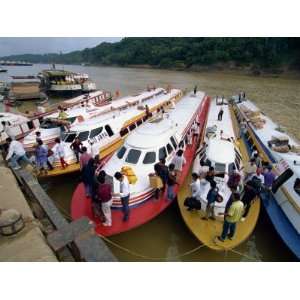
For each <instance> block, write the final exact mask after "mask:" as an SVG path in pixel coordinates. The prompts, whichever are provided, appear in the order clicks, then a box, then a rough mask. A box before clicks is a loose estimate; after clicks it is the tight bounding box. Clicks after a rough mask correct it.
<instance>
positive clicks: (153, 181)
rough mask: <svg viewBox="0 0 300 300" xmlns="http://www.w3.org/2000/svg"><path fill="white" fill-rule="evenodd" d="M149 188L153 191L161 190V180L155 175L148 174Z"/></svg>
mask: <svg viewBox="0 0 300 300" xmlns="http://www.w3.org/2000/svg"><path fill="white" fill-rule="evenodd" d="M149 181H150V186H151V187H152V188H153V189H161V188H162V187H163V182H162V180H161V178H160V177H159V176H157V175H155V174H149Z"/></svg>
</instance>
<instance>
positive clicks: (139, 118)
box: [47, 88, 182, 176]
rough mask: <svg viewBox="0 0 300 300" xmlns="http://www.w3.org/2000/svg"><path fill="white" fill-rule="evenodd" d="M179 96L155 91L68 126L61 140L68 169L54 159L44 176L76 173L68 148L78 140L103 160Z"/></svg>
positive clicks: (119, 102)
mask: <svg viewBox="0 0 300 300" xmlns="http://www.w3.org/2000/svg"><path fill="white" fill-rule="evenodd" d="M181 96H182V92H181V91H180V90H178V89H171V90H170V91H166V90H165V89H162V88H156V89H154V90H152V91H148V92H144V93H141V94H139V95H136V96H129V97H126V98H122V99H120V100H117V101H113V102H112V104H111V105H109V106H105V107H103V113H102V114H100V115H99V116H97V117H94V118H92V119H90V120H88V121H85V122H82V123H81V124H77V125H74V126H72V127H71V130H70V131H69V132H67V133H65V134H64V135H63V137H62V141H63V142H62V143H63V146H64V152H65V161H66V162H67V163H68V164H69V167H67V168H65V169H61V167H60V162H59V159H58V158H56V160H55V162H54V165H55V169H54V170H52V171H49V172H48V175H47V176H56V175H61V174H66V173H70V172H74V171H78V170H79V164H77V163H76V157H75V155H74V153H73V151H72V150H71V148H70V145H71V143H72V142H73V141H74V139H75V138H76V137H79V139H80V140H81V142H82V143H83V145H84V146H86V147H87V148H88V152H90V153H91V154H92V155H93V156H95V155H97V154H99V155H100V158H101V160H103V161H106V160H107V158H108V157H109V156H111V155H112V154H113V153H114V151H115V150H116V149H118V148H119V147H120V146H121V145H122V143H123V140H124V138H125V137H126V136H127V135H128V133H129V132H132V131H134V130H135V129H136V128H137V127H139V126H140V125H141V124H143V123H144V122H145V121H146V120H147V119H148V118H149V117H150V116H151V115H155V114H158V113H160V111H162V110H163V109H165V108H166V107H168V106H171V105H172V103H176V102H177V101H178V100H179V99H180V98H181Z"/></svg>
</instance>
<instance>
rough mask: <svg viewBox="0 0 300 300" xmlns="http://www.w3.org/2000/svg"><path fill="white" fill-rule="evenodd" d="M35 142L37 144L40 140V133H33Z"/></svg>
mask: <svg viewBox="0 0 300 300" xmlns="http://www.w3.org/2000/svg"><path fill="white" fill-rule="evenodd" d="M35 140H36V142H37V143H38V142H39V141H41V140H42V137H41V132H40V131H36V133H35Z"/></svg>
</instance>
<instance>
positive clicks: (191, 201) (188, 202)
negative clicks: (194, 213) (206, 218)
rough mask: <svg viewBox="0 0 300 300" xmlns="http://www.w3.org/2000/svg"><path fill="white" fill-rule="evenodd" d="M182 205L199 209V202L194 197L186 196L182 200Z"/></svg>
mask: <svg viewBox="0 0 300 300" xmlns="http://www.w3.org/2000/svg"><path fill="white" fill-rule="evenodd" d="M184 206H186V207H188V208H189V209H196V210H201V202H200V201H199V200H197V199H196V198H194V197H187V198H186V199H185V200H184Z"/></svg>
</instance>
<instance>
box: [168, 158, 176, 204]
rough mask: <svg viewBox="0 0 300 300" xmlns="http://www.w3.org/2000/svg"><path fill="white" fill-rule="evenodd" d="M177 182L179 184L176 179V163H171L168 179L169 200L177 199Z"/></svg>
mask: <svg viewBox="0 0 300 300" xmlns="http://www.w3.org/2000/svg"><path fill="white" fill-rule="evenodd" d="M175 184H177V181H176V172H175V165H174V164H172V163H171V164H170V165H169V174H168V179H167V185H168V187H167V200H169V201H173V200H175V199H176V195H175V192H174V187H175Z"/></svg>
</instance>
